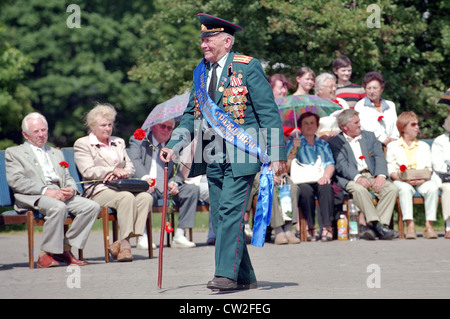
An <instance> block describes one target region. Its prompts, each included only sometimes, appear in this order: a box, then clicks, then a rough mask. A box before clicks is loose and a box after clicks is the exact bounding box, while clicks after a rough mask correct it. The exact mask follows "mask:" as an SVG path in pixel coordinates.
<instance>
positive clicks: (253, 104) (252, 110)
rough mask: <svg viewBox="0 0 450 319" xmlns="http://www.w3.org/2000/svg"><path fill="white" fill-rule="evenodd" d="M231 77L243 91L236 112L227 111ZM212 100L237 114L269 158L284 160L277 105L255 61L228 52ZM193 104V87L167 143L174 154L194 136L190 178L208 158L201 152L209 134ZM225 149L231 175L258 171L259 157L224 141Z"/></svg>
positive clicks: (231, 99)
mask: <svg viewBox="0 0 450 319" xmlns="http://www.w3.org/2000/svg"><path fill="white" fill-rule="evenodd" d="M233 71H234V74H233ZM233 76H239V77H240V78H241V81H242V84H241V85H240V86H239V87H242V88H243V89H244V93H246V94H245V98H243V97H240V102H239V103H238V105H240V108H241V109H242V110H240V111H237V113H236V112H232V111H231V112H230V107H231V106H232V105H233V103H234V102H236V101H235V97H234V96H235V95H233V94H234V93H233V92H232V90H231V89H232V85H231V78H232V77H233ZM235 88H236V87H235ZM245 89H246V91H245ZM235 92H236V90H235ZM241 92H242V91H241ZM241 94H242V93H241ZM214 102H215V103H216V104H217V105H218V106H219V107H220V108H222V109H224V110H225V111H226V112H229V113H228V114H229V115H230V117H232V118H233V117H237V119H238V121H239V120H240V121H241V122H240V123H239V125H240V126H241V127H242V128H243V129H244V130H245V131H246V132H247V133H249V134H251V135H252V136H253V137H254V138H255V139H256V140H257V141H258V143H259V145H260V147H261V149H262V150H263V152H265V151H267V154H268V155H269V158H270V160H271V161H283V160H284V161H285V160H286V150H285V144H284V135H283V128H282V125H281V119H280V115H279V113H278V107H277V105H276V103H275V100H274V97H273V93H272V87H271V86H270V84H269V82H268V81H267V78H266V76H265V74H264V71H263V69H262V67H261V64H260V62H259V61H258V60H256V59H254V58H252V57H248V56H243V55H239V54H237V53H235V52H233V51H230V54H229V55H228V58H227V61H226V63H225V66H224V68H223V71H222V74H221V76H220V77H219V78H218V89H217V91H216V97H215V101H214ZM244 102H245V103H244ZM241 103H242V104H241ZM196 104H197V103H196V98H195V88H192V91H191V95H190V99H189V103H188V106H187V108H186V110H185V112H184V115H183V118H182V119H181V122H180V125H179V126H178V127H177V128H176V130H175V131H174V132H173V133H172V138H171V140H170V141H169V143H168V145H167V147H169V148H171V149H173V150H174V151H175V153H177V152H179V151H180V150H181V149H182V148H183V147H185V146H186V145H187V144H188V143H189V142H190V141H192V139H193V138H194V136H195V137H196V138H197V146H196V149H195V152H194V160H193V164H192V167H191V170H190V173H189V176H190V177H193V176H197V175H202V174H205V173H206V165H207V162H208V160H209V158H208V157H207V156H205V153H208V152H207V151H205V147H206V146H207V145H208V142H209V141H210V137H205V136H204V134H202V130H203V125H202V124H203V123H202V118H203V116H202V115H201V113H200V112H199V108H198V105H197V106H196ZM224 104H225V105H224ZM244 104H245V106H244ZM242 111H243V113H242ZM194 128H195V129H194ZM262 129H267V130H262ZM261 137H262V138H261ZM199 141H201V142H199ZM226 150H227V155H228V157H229V158H230V162H231V166H232V171H233V175H234V176H235V177H238V176H245V175H253V174H256V173H257V172H259V170H260V166H261V163H260V161H259V159H256V158H255V157H254V156H252V155H249V154H247V153H245V152H243V151H242V150H240V149H238V148H237V147H235V146H234V145H232V144H230V143H228V142H227V143H226Z"/></svg>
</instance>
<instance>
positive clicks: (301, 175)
mask: <svg viewBox="0 0 450 319" xmlns="http://www.w3.org/2000/svg"><path fill="white" fill-rule="evenodd" d="M323 173H324V169H323V166H322V159H321V158H320V156H317V161H316V163H314V165H307V164H303V163H300V161H299V160H298V159H295V160H293V161H292V163H291V173H290V175H291V180H292V182H293V183H295V184H305V183H317V181H318V180H319V179H320V178H321V177H322V176H323Z"/></svg>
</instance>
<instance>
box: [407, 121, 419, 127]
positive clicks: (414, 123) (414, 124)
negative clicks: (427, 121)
mask: <svg viewBox="0 0 450 319" xmlns="http://www.w3.org/2000/svg"><path fill="white" fill-rule="evenodd" d="M409 124H410V125H411V127H416V126H419V123H417V122H413V123H409Z"/></svg>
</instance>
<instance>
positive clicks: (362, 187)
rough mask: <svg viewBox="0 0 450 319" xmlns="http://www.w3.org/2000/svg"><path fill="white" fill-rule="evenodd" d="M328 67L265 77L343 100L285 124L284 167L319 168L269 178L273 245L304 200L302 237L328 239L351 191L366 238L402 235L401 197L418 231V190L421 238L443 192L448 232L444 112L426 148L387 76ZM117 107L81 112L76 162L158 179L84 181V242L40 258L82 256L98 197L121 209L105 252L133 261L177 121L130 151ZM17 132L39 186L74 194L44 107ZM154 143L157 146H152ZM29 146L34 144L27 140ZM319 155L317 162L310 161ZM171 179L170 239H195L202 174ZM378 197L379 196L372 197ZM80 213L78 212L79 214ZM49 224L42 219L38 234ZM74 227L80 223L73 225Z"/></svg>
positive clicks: (342, 63) (410, 235)
mask: <svg viewBox="0 0 450 319" xmlns="http://www.w3.org/2000/svg"><path fill="white" fill-rule="evenodd" d="M332 71H333V73H334V74H331V73H321V74H319V75H318V76H317V77H316V76H315V73H314V71H313V70H312V69H310V68H308V67H302V68H301V69H300V70H299V71H298V74H297V77H296V83H297V87H294V86H293V85H292V83H291V81H290V80H289V79H288V78H287V77H286V76H284V75H282V74H275V75H273V76H271V77H270V78H269V79H268V80H269V82H270V83H271V85H272V88H273V94H274V97H275V98H276V99H280V98H282V97H285V96H287V95H288V93H289V90H290V89H292V90H294V93H293V95H309V94H311V93H312V90H313V89H314V94H315V95H317V96H318V97H319V98H321V99H325V100H327V101H329V102H332V103H335V104H336V105H337V106H339V107H340V108H341V109H340V110H338V111H334V112H332V113H331V114H330V115H329V116H326V117H322V118H319V116H317V115H316V114H314V113H308V112H307V113H304V114H299V115H301V116H300V117H299V118H298V122H297V127H298V129H297V130H294V131H292V130H290V131H285V132H284V133H285V140H286V145H287V148H286V149H287V153H288V154H287V158H288V170H289V169H291V168H292V167H298V166H302V165H303V166H304V167H308V168H309V169H310V170H311V172H314V171H315V170H318V172H319V173H318V174H315V175H316V176H315V177H314V178H315V179H314V180H307V181H301V179H297V178H293V176H290V171H288V172H287V174H284V175H283V176H275V177H274V179H275V187H274V197H273V201H272V204H273V205H272V219H271V225H270V226H271V228H270V229H273V230H274V231H275V237H274V243H275V244H279V245H281V244H298V243H300V240H299V239H298V238H299V237H300V234H299V232H300V229H299V226H298V224H299V223H298V221H299V218H298V215H299V211H298V209H301V211H302V212H303V214H304V216H305V218H306V220H307V239H308V241H318V240H321V241H323V242H327V241H331V240H333V239H335V238H336V222H337V219H338V216H339V215H340V213H342V204H343V202H344V200H343V198H344V196H345V194H349V195H351V196H352V198H353V200H354V202H355V204H356V206H357V207H358V209H359V211H360V212H361V214H360V218H359V222H360V235H361V237H362V238H365V239H372V240H373V239H376V238H379V239H386V240H391V239H394V238H397V237H398V235H399V234H398V233H397V232H396V231H394V230H392V229H390V228H388V225H389V224H390V222H391V219H392V214H393V210H394V206H395V204H396V200H397V197H398V198H399V203H400V206H401V210H402V212H403V217H404V220H405V221H406V226H407V228H406V229H407V234H406V238H407V239H414V238H416V237H417V235H416V230H415V223H414V216H413V196H414V195H415V194H416V193H419V194H420V195H421V196H423V198H424V203H425V205H424V206H425V219H426V222H425V229H424V232H423V237H424V238H429V239H433V238H437V237H438V235H437V233H436V231H435V230H434V228H433V222H435V221H436V219H437V213H438V212H437V210H438V204H439V198H441V202H442V215H443V219H444V222H445V235H444V237H445V238H446V239H449V238H450V133H449V132H450V115H449V117H448V118H447V119H446V121H445V123H444V125H443V127H444V128H445V129H446V130H447V131H448V132H447V133H445V134H442V135H441V136H438V137H437V138H436V139H435V140H434V142H433V144H432V146H431V147H430V145H429V144H427V143H425V142H423V141H419V140H418V139H417V136H418V133H419V129H420V117H419V116H418V115H417V114H415V113H413V112H403V113H401V114H400V115H398V116H397V110H396V105H395V104H394V103H393V102H392V101H389V100H386V99H384V98H383V97H382V94H383V90H384V88H385V86H386V81H385V79H384V78H383V76H382V75H381V74H380V73H379V72H376V71H372V72H368V73H367V74H366V75H365V76H364V78H363V81H362V85H357V84H355V83H352V82H351V81H350V78H351V75H352V64H351V61H350V59H348V58H346V57H341V58H337V59H336V60H335V61H334V63H333V66H332ZM449 96H450V89H449V90H448V92H447V93H445V95H444V96H443V97H442V98H441V100H440V101H439V103H442V105H443V106H445V105H449V104H450V102H449V101H450V97H449ZM116 114H117V113H116V111H115V109H114V107H113V106H111V105H108V104H104V105H97V106H95V107H94V108H93V109H92V110H91V111H90V112H89V113H88V115H87V118H86V127H87V129H88V135H86V136H85V137H83V138H80V139H78V140H77V141H76V142H75V144H74V151H75V152H74V154H75V162H76V165H77V167H78V170H79V171H80V173H81V175H82V176H83V179H85V180H100V181H103V182H105V181H109V180H116V179H122V178H131V177H133V176H134V177H137V178H142V179H145V180H149V181H150V180H151V179H153V180H156V185H150V184H149V190H148V191H147V192H143V193H139V194H132V193H129V192H123V191H116V190H112V189H110V188H108V187H106V186H105V185H104V184H101V183H100V184H98V185H95V187H92V186H91V185H89V184H85V188H86V192H87V194H86V196H85V197H87V198H89V199H85V200H86V201H88V202H86V203H85V205H86V206H88V207H89V209H90V214H91V217H90V219H89V218H87V219H86V221H85V222H84V224H83V225H80V226H79V229H78V232H79V233H77V234H75V235H76V236H80V237H83V238H84V239H83V240H82V241H81V242H79V241H78V242H77V241H75V240H72V242H71V241H70V239H69V240H66V242H65V246H64V247H63V248H61V247H60V246H58V247H57V248H55V247H53V246H52V247H46V246H45V245H44V246H43V248H42V253H41V255H40V260H39V262H38V264H39V266H40V267H52V266H55V265H58V261H64V262H67V263H69V264H70V263H80V261H78V260H76V259H74V257H73V255H72V254H71V253H70V246H71V244H72V243H74V244H75V245H77V246H78V247H83V246H84V244H85V240H86V239H87V236H86V234H87V233H89V230H90V227H91V226H92V216H94V215H96V213H97V212H98V209H99V205H100V206H105V205H106V206H109V207H112V208H114V209H116V211H117V218H118V223H119V240H118V241H116V242H114V243H112V244H111V245H110V253H111V255H112V257H113V258H114V259H116V260H118V261H132V260H133V256H132V254H131V246H130V238H132V237H141V239H143V238H145V237H146V235H147V234H146V233H145V221H146V218H147V216H148V213H149V212H150V211H151V207H152V206H153V205H154V203H155V202H156V201H157V200H158V199H159V198H160V197H161V196H162V192H163V189H162V185H161V184H162V181H161V179H162V176H161V168H162V164H161V163H160V160H159V156H155V155H156V153H157V152H158V151H159V150H158V148H162V147H163V146H164V145H165V143H166V142H167V141H168V140H169V139H170V136H171V133H172V131H173V129H174V127H175V124H176V123H175V121H173V120H170V121H167V122H165V123H161V124H157V125H155V126H154V127H152V128H151V130H149V131H147V132H146V139H145V140H140V141H138V140H136V139H135V138H134V137H131V138H130V141H129V142H130V151H129V152H127V151H126V143H125V141H124V140H123V139H121V138H118V137H114V136H112V130H113V126H114V122H115V117H116ZM29 121H34V122H30V123H32V125H34V126H30V127H31V128H34V127H36V131H33V132H30V130H29V127H28V126H27V125H28V122H29ZM38 124H39V125H38ZM38 126H39V129H41V127H42V129H41V131H39V130H38ZM23 134H24V136H25V138H26V139H27V141H26V142H25V144H24V147H25V148H24V150H25V152H30V150H29V149H32V150H33V152H35V153H36V154H38V153H37V152H38V151H39V150H36V151H35V149H34V148H33V147H34V145H37V146H38V147H37V149H42V151H43V155H42V158H41V157H38V156H37V155H36V158H39V161H38V160H35V162H34V164H35V165H42V166H43V168H45V170H44V175H45V179H47V180H48V185H49V186H48V187H45V188H43V190H42V192H41V194H40V195H39V196H43V195H44V194H45V192H46V191H48V192H52V194H53V193H54V196H55V198H54V199H55V200H60V201H63V202H64V201H67V200H68V198H69V199H72V198H77V197H76V196H75V195H76V194H75V193H74V191H72V190H70V189H69V190H70V194H66V193H65V192H66V190H65V188H64V187H62V186H58V185H59V184H58V183H60V180H61V179H63V177H61V176H58V175H60V174H61V173H62V172H59V168H57V167H52V166H53V165H52V164H53V163H50V162H47V159H49V158H51V156H53V155H52V154H53V152H54V151H53V149H50V148H48V147H46V146H45V143H46V141H47V140H46V138H47V124H46V122H45V118H44V117H42V116H40V115H39V116H36V117H33V118H31V119H30V118H29V117H27V118H26V119H25V120H24V127H23ZM153 144H155V145H158V146H157V147H156V148H155V147H154V145H153ZM29 145H32V146H33V147H32V148H28V146H29ZM15 150H16V149H14V148H11V149H10V150H7V157H6V158H7V175H8V176H7V177H8V182H9V184H10V185H11V187H12V188H13V191H14V193H15V194H16V203H19V204H20V199H21V198H22V197H21V196H25V195H27V196H28V195H29V194H21V192H23V190H22V189H21V188H20V187H16V185H15V184H14V183H15V179H14V178H16V175H13V174H15V173H13V170H15V169H16V167H13V165H12V164H13V162H12V160H11V159H10V157H11V156H12V154H14V151H15ZM21 150H22V149H21ZM48 152H51V153H50V155H47V154H48ZM153 153H154V154H153ZM33 154H34V153H33ZM56 156H57V157H60V154H59V153H55V157H56ZM188 157H189V155H188ZM8 160H9V163H8ZM318 161H320V162H318ZM317 163H320V165H316V164H317ZM300 164H301V165H300ZM305 165H306V166H305ZM405 171H406V173H408V171H409V172H410V173H411V172H415V171H420V172H421V173H422V174H423V175H421V177H420V178H411V177H408V176H410V175H411V174H410V175H408V174H405ZM424 172H425V173H424ZM426 172H428V174H426ZM405 176H406V177H405ZM169 178H170V181H169V185H168V186H169V192H170V194H171V195H172V196H174V198H175V199H176V201H177V202H178V203H179V205H180V218H179V224H178V227H177V229H176V230H175V237H174V241H173V247H179V248H191V247H195V246H196V245H195V243H193V242H190V241H189V240H187V238H186V237H185V235H184V234H185V229H187V228H191V227H193V226H194V219H195V208H196V205H197V202H198V200H199V198H200V199H202V200H206V201H208V200H209V197H208V194H207V192H208V191H207V184H206V183H205V181H204V179H203V180H202V179H201V178H199V180H198V181H190V180H189V179H188V178H187V174H186V172H184V174H183V172H182V170H180V171H179V172H178V174H175V173H174V172H172V173H171V176H169ZM64 179H65V177H64ZM294 180H295V182H294ZM258 181H259V178H258V176H257V177H256V178H255V182H254V185H253V191H252V194H251V197H253V196H257V190H258ZM72 184H73V183H72ZM72 184H71V187H72V186H73V185H72ZM283 184H287V185H288V186H289V188H290V196H291V205H292V210H291V212H292V215H291V216H289V217H287V216H286V215H285V214H284V212H283V209H282V203H281V201H280V197H279V190H278V187H279V185H283ZM200 186H202V187H200ZM72 188H73V187H72ZM53 189H54V190H53ZM202 194H203V195H202ZM34 196H38V195H37V194H36V195H34ZM58 196H59V197H61V198H59V197H58ZM33 198H34V197H33ZM374 198H377V199H378V201H377V203H376V204H374V201H373V199H374ZM316 199H317V201H318V203H319V207H320V209H319V210H318V213H317V217H318V224H319V228H320V229H319V230H316V220H315V218H316V213H315V212H316V204H315V203H316ZM77 200H78V199H77ZM90 201H92V202H93V203H91V202H90ZM253 202H254V201H253V200H249V201H248V206H247V212H246V216H245V222H246V227H245V231H246V233H247V234H248V236H249V237H251V236H252V234H251V228H250V225H249V224H248V222H249V220H250V219H251V216H250V212H251V210H252V203H253ZM23 205H26V204H25V203H24V204H23ZM40 209H41V208H40ZM48 209H49V208H48V207H42V209H41V210H42V212H45V213H46V214H50V212H47V211H46V210H48ZM61 209H62V210H63V209H64V208H61ZM82 218H83V217H78V219H79V220H82ZM47 224H50V223H49V222H47ZM60 224H61V221H58V222H56V221H55V225H54V226H52V227H61V225H60ZM47 228H49V227H47ZM47 228H44V233H45V232H46V229H47ZM72 229H74V231H75V230H77V228H76V227H72ZM293 229H296V232H295V235H294V234H293V233H292V231H293ZM210 233H211V234H210V235H209V236H208V243H210V244H214V239H215V234H214V233H213V232H210ZM71 235H72V234H71V233H69V234H68V236H71ZM75 235H72V236H74V237H75ZM269 239H270V236H269ZM48 241H51V239H50V238H49V239H48ZM146 242H147V241H146V240H141V241H140V243H141V244H140V245H145V243H146ZM144 248H146V247H144ZM61 256H62V257H61Z"/></svg>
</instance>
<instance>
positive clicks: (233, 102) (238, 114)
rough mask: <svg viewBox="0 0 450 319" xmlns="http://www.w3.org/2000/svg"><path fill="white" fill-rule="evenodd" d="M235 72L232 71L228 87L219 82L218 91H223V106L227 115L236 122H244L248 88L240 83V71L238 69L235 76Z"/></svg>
mask: <svg viewBox="0 0 450 319" xmlns="http://www.w3.org/2000/svg"><path fill="white" fill-rule="evenodd" d="M236 74H237V72H236V71H233V75H232V76H231V78H230V84H231V87H230V88H227V89H225V88H224V87H223V85H224V84H225V82H220V87H219V92H223V99H222V101H223V107H224V110H225V112H227V113H228V116H229V117H230V118H232V119H234V121H235V122H236V123H237V124H244V123H245V120H244V117H245V110H246V109H247V105H245V103H246V102H247V97H246V94H247V93H248V90H247V87H246V86H243V85H242V84H243V83H242V71H239V74H238V75H237V76H236Z"/></svg>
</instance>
